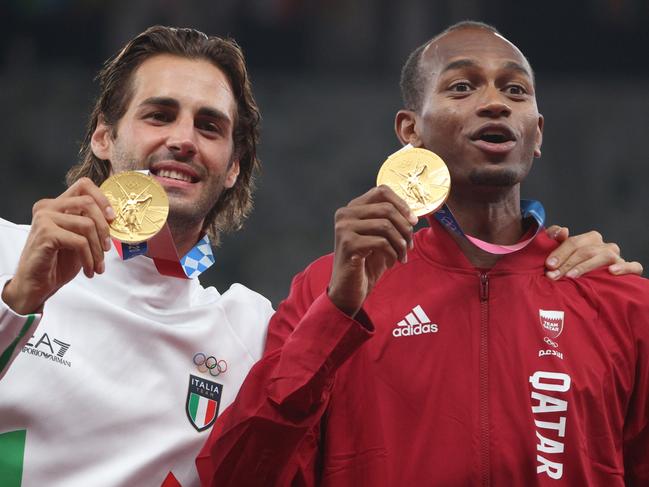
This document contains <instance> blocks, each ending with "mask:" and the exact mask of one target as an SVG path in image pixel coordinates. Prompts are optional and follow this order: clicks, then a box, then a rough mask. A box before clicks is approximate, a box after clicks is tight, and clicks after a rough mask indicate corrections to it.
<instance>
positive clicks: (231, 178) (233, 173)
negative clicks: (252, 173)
mask: <svg viewBox="0 0 649 487" xmlns="http://www.w3.org/2000/svg"><path fill="white" fill-rule="evenodd" d="M240 169H241V168H240V167H239V159H238V158H237V159H233V160H232V162H230V167H229V168H228V171H227V173H226V174H225V181H223V187H224V188H226V189H229V188H231V187H232V186H234V183H236V182H237V178H238V177H239V170H240Z"/></svg>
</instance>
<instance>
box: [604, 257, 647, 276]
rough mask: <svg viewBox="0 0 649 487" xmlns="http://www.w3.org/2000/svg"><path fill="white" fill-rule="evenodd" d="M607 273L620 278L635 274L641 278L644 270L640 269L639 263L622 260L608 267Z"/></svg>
mask: <svg viewBox="0 0 649 487" xmlns="http://www.w3.org/2000/svg"><path fill="white" fill-rule="evenodd" d="M608 271H609V272H610V273H611V274H614V275H616V276H621V275H624V274H636V275H638V276H641V275H642V272H643V271H644V269H643V268H642V264H641V263H640V262H636V261H633V262H627V261H625V260H622V261H621V262H617V263H615V264H612V265H610V266H608Z"/></svg>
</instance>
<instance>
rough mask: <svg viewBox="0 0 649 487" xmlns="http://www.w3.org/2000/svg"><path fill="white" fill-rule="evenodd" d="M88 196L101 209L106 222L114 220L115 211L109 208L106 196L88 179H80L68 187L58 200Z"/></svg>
mask: <svg viewBox="0 0 649 487" xmlns="http://www.w3.org/2000/svg"><path fill="white" fill-rule="evenodd" d="M81 195H88V196H90V197H91V198H92V199H94V200H95V202H96V204H97V206H99V208H101V211H102V212H103V214H104V216H105V218H106V219H107V220H108V221H112V220H114V219H115V210H114V208H113V207H112V206H111V204H110V201H108V198H106V195H104V193H102V192H101V190H100V189H99V188H98V187H97V185H96V184H95V183H93V182H92V180H91V179H89V178H80V179H79V180H77V181H76V182H75V183H74V184H73V185H72V186H70V187H69V188H68V189H67V190H66V191H65V192H64V193H63V194H61V196H59V198H61V197H67V196H81Z"/></svg>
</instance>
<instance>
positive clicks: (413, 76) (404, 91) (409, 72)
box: [400, 20, 534, 112]
mask: <svg viewBox="0 0 649 487" xmlns="http://www.w3.org/2000/svg"><path fill="white" fill-rule="evenodd" d="M460 29H484V30H487V31H489V32H493V33H494V34H496V35H497V36H499V37H501V38H502V39H503V40H505V41H507V42H509V43H510V44H511V42H510V41H509V40H507V39H505V37H503V36H502V34H501V33H500V32H498V29H496V28H495V27H494V26H492V25H489V24H485V23H483V22H476V21H472V20H464V21H462V22H458V23H457V24H453V25H451V26H450V27H448V28H446V29H444V30H443V31H442V32H440V33H439V34H437V35H436V36H435V37H433V38H431V39H429V40H427V41H426V42H424V43H423V44H422V45H420V46H419V47H417V48H416V49H415V50H414V51H412V52H411V53H410V55H409V56H408V59H407V60H406V63H405V64H404V65H403V68H402V70H401V81H400V86H401V97H402V99H403V106H404V108H406V109H408V110H412V111H415V112H418V111H419V110H421V107H422V104H423V100H424V93H425V90H426V84H427V82H428V80H429V75H430V73H428V72H426V71H425V70H422V69H421V60H422V57H423V54H424V53H425V52H426V50H427V49H428V48H429V47H430V46H432V45H433V44H434V43H435V42H436V41H437V40H438V39H440V38H441V37H444V36H445V35H446V34H448V33H449V32H453V31H456V30H460ZM512 45H513V44H512ZM514 47H515V46H514ZM517 49H518V48H517ZM521 54H522V53H521ZM523 57H524V56H523ZM525 61H526V64H527V66H524V67H523V68H524V69H526V70H529V75H530V77H531V78H532V79H534V73H533V72H532V67H531V66H530V64H529V62H527V59H525Z"/></svg>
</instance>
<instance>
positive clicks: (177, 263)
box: [113, 223, 215, 279]
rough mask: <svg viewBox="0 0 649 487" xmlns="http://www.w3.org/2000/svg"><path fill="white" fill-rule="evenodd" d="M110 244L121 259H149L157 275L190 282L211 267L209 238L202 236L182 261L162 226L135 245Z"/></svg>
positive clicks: (167, 228)
mask: <svg viewBox="0 0 649 487" xmlns="http://www.w3.org/2000/svg"><path fill="white" fill-rule="evenodd" d="M113 244H115V248H116V249H117V253H118V254H119V256H120V257H121V258H122V260H128V259H131V258H133V257H135V256H137V255H147V256H149V257H151V258H152V259H153V263H154V264H155V266H156V269H158V272H159V273H160V274H162V275H164V276H172V277H180V278H184V279H192V278H194V277H198V276H199V275H200V274H202V273H203V272H204V271H205V270H207V269H208V268H209V267H211V266H212V264H214V261H215V259H214V254H213V253H212V246H211V245H210V238H209V237H208V236H207V235H205V236H204V237H203V238H202V239H200V240H199V241H198V243H197V244H196V245H194V247H193V248H192V249H191V250H190V251H189V252H187V253H186V254H185V255H184V256H183V257H182V258H179V257H178V252H177V251H176V246H175V245H174V241H173V239H172V238H171V231H170V230H169V227H168V226H167V224H166V223H165V226H164V227H162V230H160V231H159V232H158V233H157V234H156V235H155V236H154V237H153V238H151V239H150V240H148V241H147V242H141V243H139V244H127V243H124V242H120V241H119V240H117V239H113Z"/></svg>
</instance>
